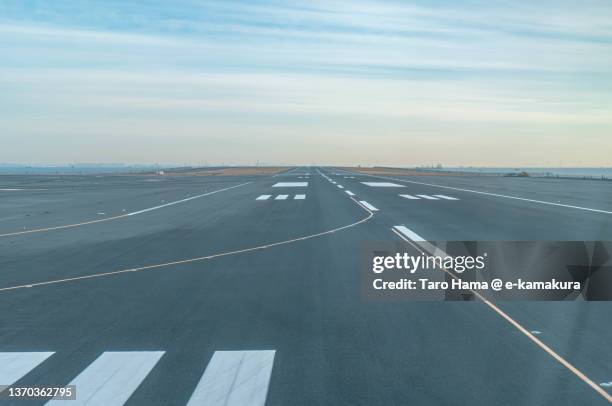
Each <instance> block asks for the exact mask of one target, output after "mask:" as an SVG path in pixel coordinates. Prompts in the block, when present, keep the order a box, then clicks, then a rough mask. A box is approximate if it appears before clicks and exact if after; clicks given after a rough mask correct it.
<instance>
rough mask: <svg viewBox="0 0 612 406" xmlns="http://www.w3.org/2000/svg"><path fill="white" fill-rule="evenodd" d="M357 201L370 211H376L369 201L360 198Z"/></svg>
mask: <svg viewBox="0 0 612 406" xmlns="http://www.w3.org/2000/svg"><path fill="white" fill-rule="evenodd" d="M359 203H360V204H361V205H362V206H363V207H365V208H366V209H368V210H370V211H378V209H377V208H376V207H374V206H372V205H371V204H370V203H368V202H366V201H365V200H360V201H359Z"/></svg>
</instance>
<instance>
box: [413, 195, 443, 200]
mask: <svg viewBox="0 0 612 406" xmlns="http://www.w3.org/2000/svg"><path fill="white" fill-rule="evenodd" d="M417 197H420V198H422V199H427V200H438V198H437V197H433V196H427V195H417Z"/></svg>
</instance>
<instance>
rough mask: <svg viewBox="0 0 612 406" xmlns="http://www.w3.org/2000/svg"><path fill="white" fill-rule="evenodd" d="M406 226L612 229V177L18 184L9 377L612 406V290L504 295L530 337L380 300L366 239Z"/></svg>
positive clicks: (346, 175) (112, 398)
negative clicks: (598, 296)
mask: <svg viewBox="0 0 612 406" xmlns="http://www.w3.org/2000/svg"><path fill="white" fill-rule="evenodd" d="M394 229H395V230H396V231H397V230H400V234H397V232H394V231H393V230H394ZM403 239H407V240H410V241H412V242H414V243H418V242H419V241H436V240H611V239H612V188H610V185H609V184H608V183H607V182H601V181H587V180H584V181H583V180H580V181H576V180H567V179H517V178H504V177H482V176H461V177H458V176H435V177H433V176H432V177H419V176H401V175H380V174H368V173H363V172H361V171H358V170H357V169H350V170H349V169H342V168H330V167H295V168H288V169H286V170H284V171H282V172H278V173H274V174H266V175H242V176H185V175H184V174H180V176H179V174H172V173H167V174H166V175H164V176H154V175H145V174H143V175H129V176H121V175H103V176H93V175H88V176H64V177H58V176H29V177H28V176H17V175H14V176H4V177H0V309H2V319H1V321H0V365H9V367H4V368H0V385H3V384H7V385H9V384H13V385H14V386H16V387H19V386H43V385H56V386H57V385H61V386H64V385H68V384H73V385H75V386H76V393H77V400H76V401H71V402H68V403H70V404H127V405H187V404H189V405H196V404H213V405H222V404H223V405H263V404H266V405H411V404H414V405H426V404H470V405H492V404H494V405H516V404H555V405H564V404H567V405H570V404H571V405H575V404H581V405H587V404H588V405H591V404H592V405H598V404H609V403H610V399H611V398H610V394H612V368H611V367H610V365H611V364H612V363H611V361H612V348H611V347H610V345H609V343H610V342H612V327H611V325H612V324H611V323H610V312H611V310H612V306H611V304H610V303H607V302H599V303H596V302H589V303H585V302H548V303H537V302H505V303H498V304H496V305H497V306H498V308H499V309H500V310H501V311H503V313H504V314H506V315H507V316H508V317H509V318H510V319H511V320H512V322H514V323H516V324H517V325H518V326H519V327H520V328H523V329H525V331H526V332H527V334H525V332H522V331H521V330H520V328H518V327H517V325H514V324H513V323H512V322H510V321H509V320H508V319H507V318H504V317H502V316H500V314H499V313H498V312H496V311H494V310H492V308H491V307H489V306H487V305H486V304H485V303H482V302H480V301H475V302H367V301H364V300H362V297H361V279H360V272H359V260H360V258H359V255H360V247H361V244H362V243H363V242H364V241H398V242H399V241H402V240H403ZM415 247H418V244H416V245H415ZM415 252H417V248H415ZM529 335H533V337H537V340H540V341H541V342H542V343H543V344H544V345H545V346H546V347H548V348H550V349H551V351H553V352H554V354H557V355H558V356H559V357H561V358H562V359H563V360H564V361H565V362H566V364H563V363H562V362H560V361H559V360H558V359H555V357H554V356H551V353H550V352H547V351H546V350H544V349H543V347H542V346H541V345H538V344H537V343H536V342H534V340H532V339H530V338H529ZM572 368H573V369H574V370H572ZM576 371H578V372H579V373H580V374H582V376H583V377H581V376H580V375H579V374H577V373H576ZM589 382H591V383H593V384H594V385H595V386H596V387H597V388H599V389H596V388H594V387H593V385H591V384H589ZM608 384H609V385H608ZM45 402H46V400H29V401H19V400H10V399H6V398H3V399H0V404H16V405H23V404H33V405H38V404H45ZM54 403H55V404H63V403H60V402H59V401H56V402H54ZM54 403H53V402H52V403H51V404H54Z"/></svg>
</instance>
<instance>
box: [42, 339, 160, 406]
mask: <svg viewBox="0 0 612 406" xmlns="http://www.w3.org/2000/svg"><path fill="white" fill-rule="evenodd" d="M162 355H164V351H124V352H105V353H103V354H102V355H100V356H99V357H98V358H97V359H96V360H95V361H94V362H92V363H91V365H89V366H88V367H87V368H85V370H84V371H83V372H81V373H80V374H79V375H78V376H77V377H76V378H74V379H73V380H72V381H71V382H70V384H69V385H75V387H76V390H77V392H76V395H77V398H76V400H73V401H70V402H69V403H70V404H71V405H122V404H124V403H125V402H127V400H128V399H129V398H130V396H131V395H132V393H133V392H134V391H135V390H136V388H138V386H139V385H140V384H141V382H142V381H143V380H144V379H145V378H146V376H147V375H148V374H149V372H150V371H151V369H153V367H154V366H155V364H157V361H159V359H160V358H161V356H162ZM46 404H47V405H57V406H65V405H66V402H65V401H64V400H51V401H49V402H47V403H46Z"/></svg>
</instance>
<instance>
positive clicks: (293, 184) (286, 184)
mask: <svg viewBox="0 0 612 406" xmlns="http://www.w3.org/2000/svg"><path fill="white" fill-rule="evenodd" d="M306 186H308V182H278V183H275V184H273V185H272V187H306Z"/></svg>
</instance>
